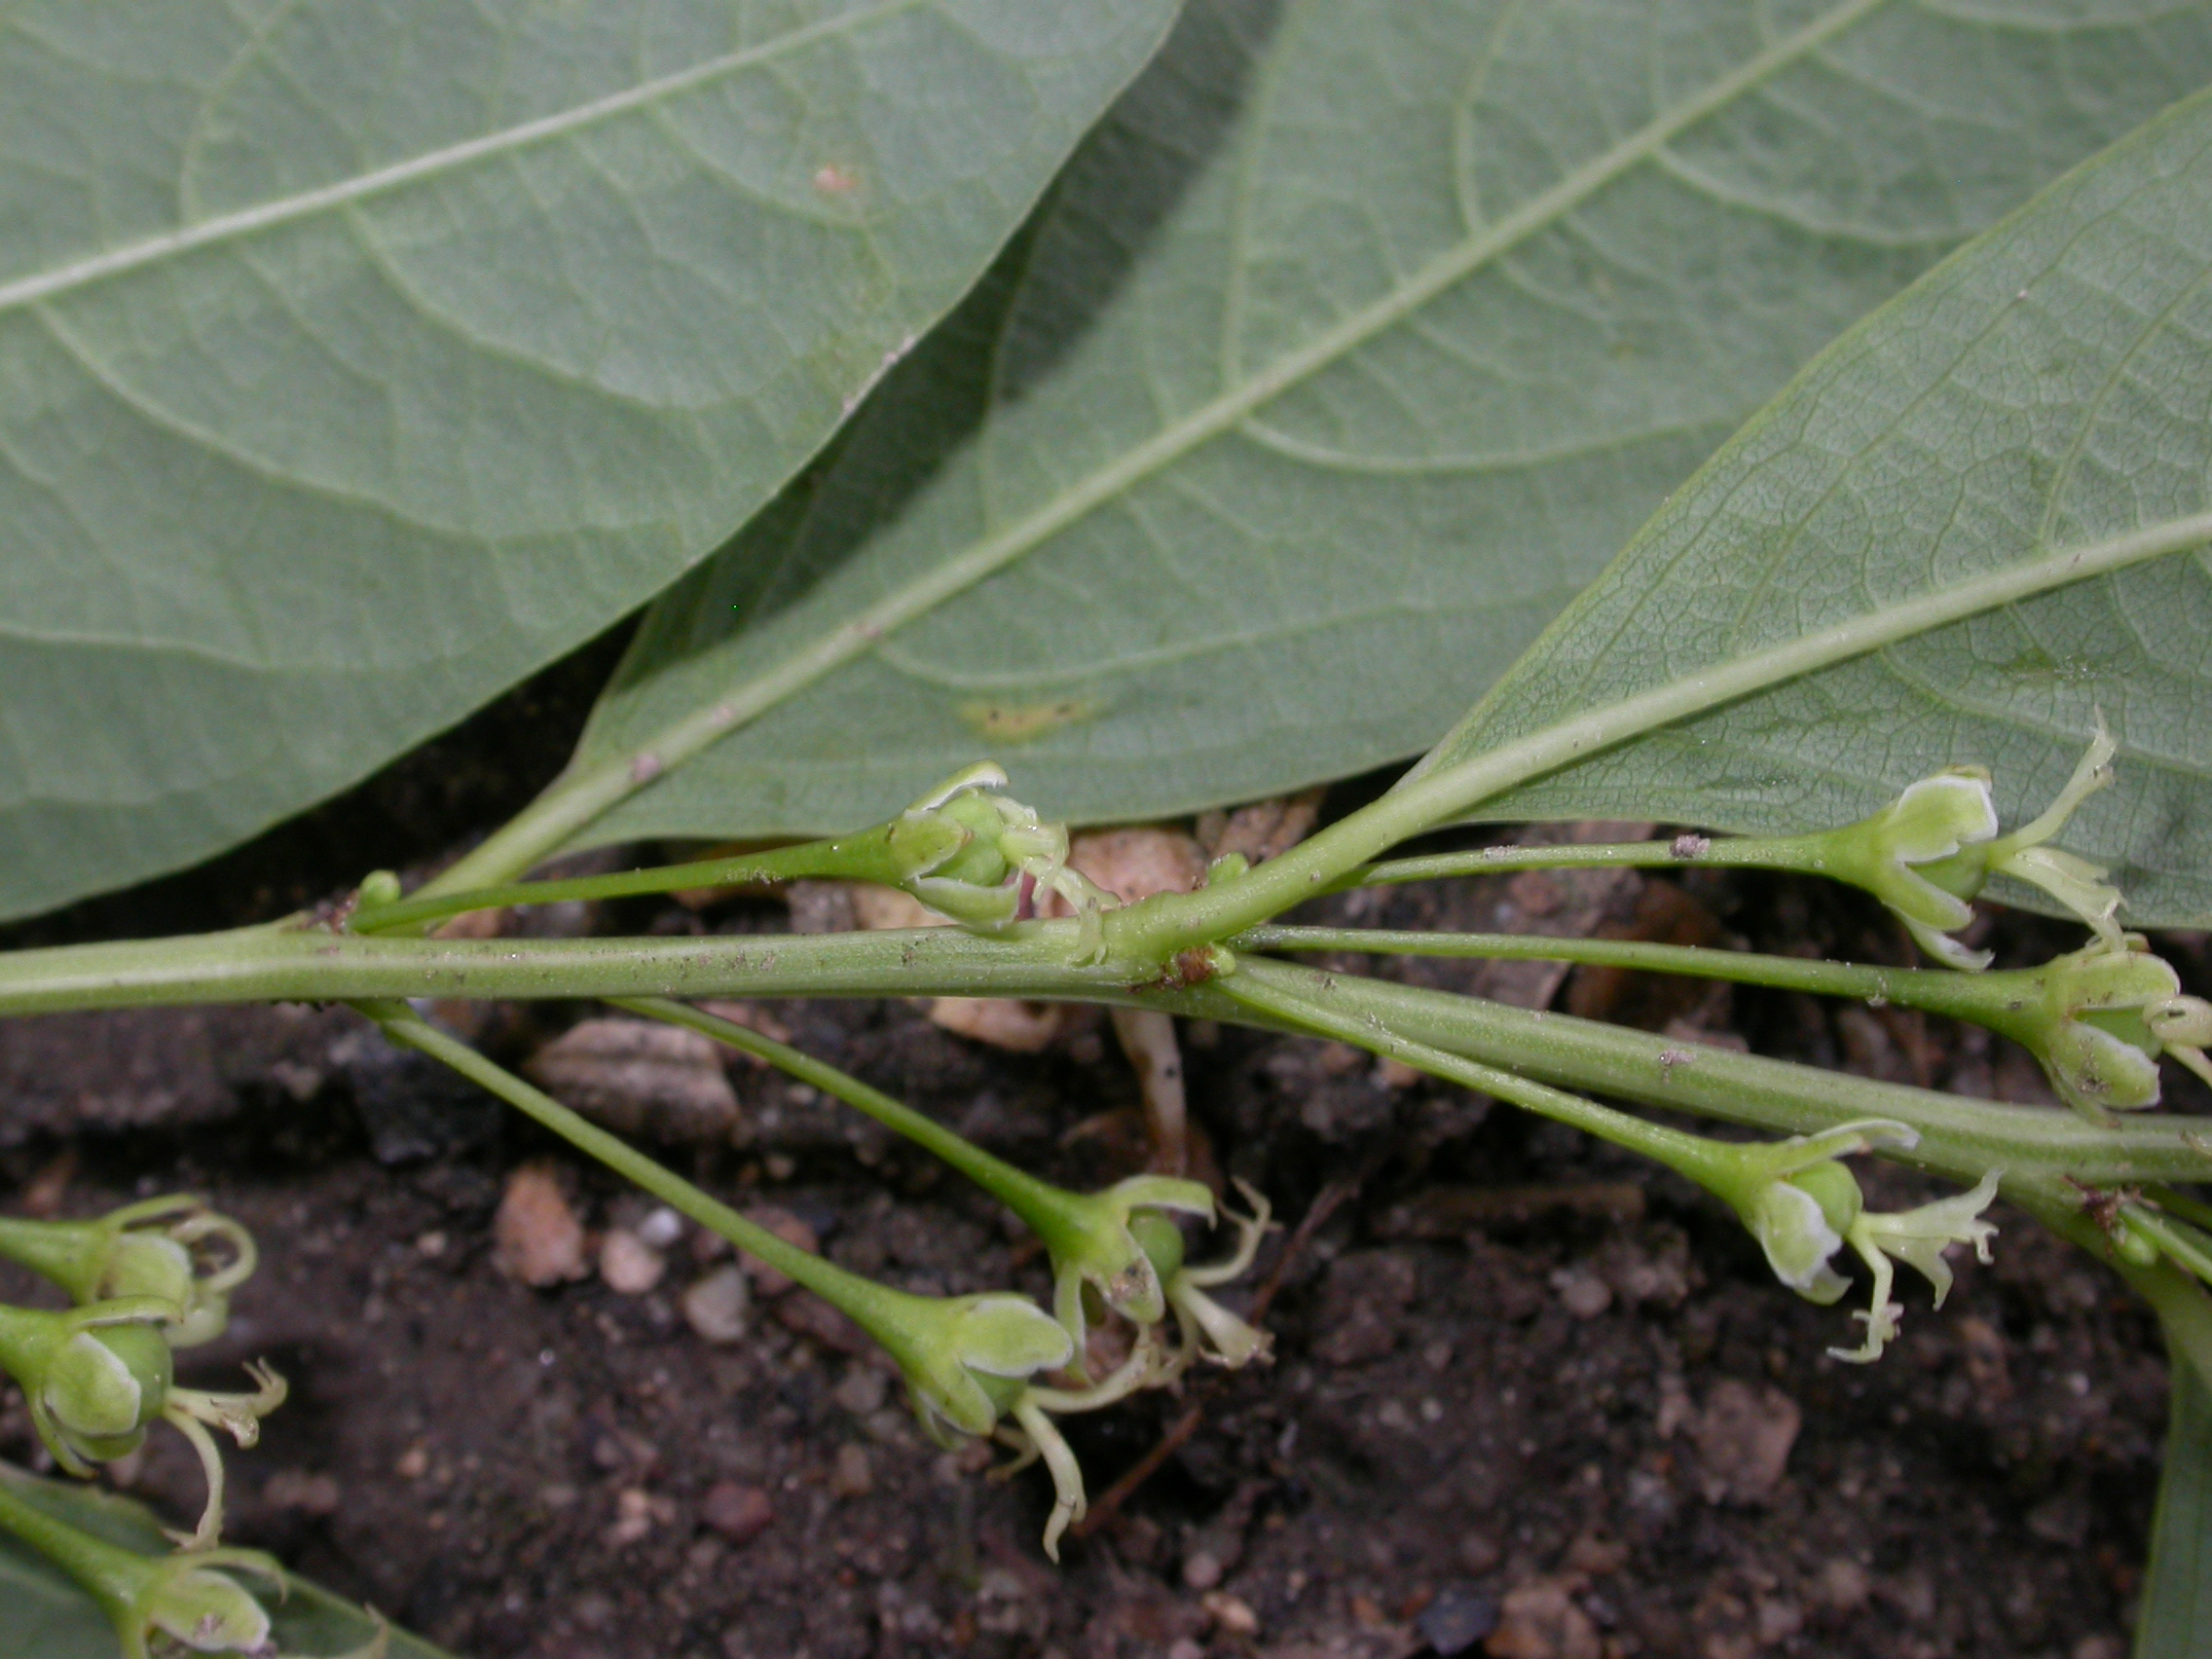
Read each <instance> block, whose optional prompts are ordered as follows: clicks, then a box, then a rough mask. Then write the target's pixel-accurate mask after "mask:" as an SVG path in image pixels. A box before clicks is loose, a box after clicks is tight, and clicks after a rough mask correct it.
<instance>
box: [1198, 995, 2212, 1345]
mask: <svg viewBox="0 0 2212 1659" xmlns="http://www.w3.org/2000/svg"><path fill="white" fill-rule="evenodd" d="M1315 977H1316V978H1319V977H1320V976H1315ZM1266 980H1267V976H1265V975H1261V976H1254V975H1253V974H1251V973H1250V972H1249V971H1248V970H1247V971H1246V972H1241V973H1239V974H1238V975H1236V976H1235V977H1234V978H1232V979H1230V980H1228V981H1225V982H1224V983H1223V984H1221V985H1220V987H1219V988H1218V993H1217V994H1219V995H1220V996H1222V997H1224V998H1233V999H1235V1001H1237V1002H1240V1003H1242V1004H1243V1005H1244V1006H1246V1007H1248V1008H1252V1009H1255V1010H1259V1011H1263V1012H1266V1013H1269V1014H1273V1015H1274V1016H1275V1017H1276V1018H1277V1019H1278V1020H1280V1021H1282V1022H1284V1023H1285V1024H1288V1025H1291V1026H1294V1027H1298V1028H1302V1029H1304V1030H1307V1031H1309V1032H1312V1033H1315V1034H1319V1035H1324V1036H1329V1037H1334V1038H1337V1039H1339V1040H1340V1041H1343V1042H1346V1043H1351V1044H1353V1045H1355V1046H1357V1047H1360V1048H1364V1049H1367V1050H1369V1051H1371V1052H1374V1053H1378V1054H1386V1055H1390V1056H1393V1057H1395V1058H1398V1059H1401V1060H1403V1061H1405V1062H1406V1063H1407V1064H1409V1065H1414V1066H1417V1067H1419V1069H1421V1070H1423V1071H1428V1072H1431V1073H1433V1074H1435V1075H1437V1076H1439V1077H1445V1078H1448V1079H1450V1080H1451V1081H1454V1082H1457V1083H1462V1084H1464V1085H1465V1086H1466V1087H1468V1088H1479V1089H1481V1090H1483V1091H1484V1092H1485V1093H1489V1094H1493V1095H1495V1096H1496V1097H1497V1098H1499V1099H1501V1100H1507V1101H1510V1102H1512V1103H1513V1104H1515V1105H1518V1106H1523V1107H1526V1108H1528V1109H1529V1110H1530V1111H1533V1112H1538V1113H1541V1114H1542V1115H1543V1116H1545V1117H1548V1118H1553V1119H1555V1120H1557V1121H1559V1122H1561V1123H1566V1124H1573V1125H1574V1126H1575V1127H1577V1128H1581V1129H1584V1130H1587V1131H1588V1132H1590V1133H1592V1134H1597V1135H1602V1136H1604V1138H1605V1139H1607V1140H1610V1141H1612V1142H1614V1143H1615V1144H1617V1145H1621V1146H1625V1147H1628V1148H1630V1149H1631V1150H1632V1151H1637V1152H1641V1153H1643V1154H1645V1155H1646V1156H1648V1157H1650V1158H1653V1159H1656V1160H1657V1161H1660V1162H1662V1163H1666V1164H1667V1165H1669V1166H1670V1167H1671V1168H1674V1169H1677V1170H1678V1171H1679V1172H1681V1173H1682V1174H1684V1175H1687V1176H1688V1177H1690V1178H1691V1179H1692V1180H1696V1181H1698V1182H1699V1183H1700V1184H1701V1185H1705V1186H1708V1187H1713V1186H1714V1182H1713V1181H1711V1180H1710V1179H1708V1178H1707V1176H1706V1174H1705V1173H1703V1172H1705V1171H1710V1170H1711V1168H1712V1167H1713V1165H1714V1152H1713V1150H1712V1149H1711V1148H1710V1147H1708V1146H1707V1145H1706V1144H1705V1143H1702V1142H1700V1141H1698V1140H1697V1138H1696V1137H1693V1136H1682V1135H1678V1134H1677V1132H1676V1131H1673V1130H1669V1129H1665V1128H1662V1127H1660V1126H1658V1125H1655V1124H1644V1123H1643V1122H1642V1121H1641V1120H1640V1119H1635V1118H1630V1117H1628V1116H1627V1115H1626V1114H1623V1113H1617V1112H1611V1111H1608V1110H1607V1109H1605V1108H1604V1107H1601V1106H1597V1105H1595V1104H1593V1103H1592V1102H1590V1101H1587V1100H1582V1099H1580V1098H1579V1097H1577V1096H1574V1095H1570V1094H1564V1093H1562V1092H1560V1091H1559V1090H1557V1089H1552V1088H1544V1087H1542V1086H1541V1085H1537V1084H1531V1083H1530V1081H1529V1080H1528V1079H1526V1078H1524V1077H1521V1076H1519V1075H1518V1074H1516V1073H1514V1072H1510V1071H1504V1070H1501V1069H1499V1068H1498V1067H1496V1066H1491V1065H1483V1064H1479V1063H1473V1062H1467V1061H1463V1060H1458V1059H1457V1057H1456V1056H1455V1055H1453V1054H1452V1053H1450V1052H1449V1051H1443V1050H1439V1049H1435V1048H1431V1047H1429V1046H1428V1045H1426V1044H1421V1043H1417V1042H1414V1041H1411V1040H1409V1039H1408V1038H1406V1037H1404V1036H1403V1035H1401V1034H1400V1033H1399V1032H1397V1031H1396V1030H1394V1029H1392V1027H1391V1026H1390V1025H1389V1024H1386V1023H1384V1022H1383V1020H1382V1019H1381V1018H1380V1017H1379V1016H1378V1015H1377V1014H1374V1013H1373V1012H1372V1011H1369V1012H1365V1013H1355V1012H1353V1010H1352V1009H1351V1008H1347V1007H1338V1008H1332V1007H1330V1006H1328V1002H1327V1001H1325V1000H1321V999H1317V998H1315V997H1312V996H1301V995H1299V994H1297V993H1296V992H1294V991H1286V990H1285V989H1284V988H1283V987H1282V986H1281V985H1280V984H1279V983H1268V982H1266ZM1344 988H1345V987H1344V983H1343V981H1341V980H1340V981H1338V982H1337V984H1336V986H1335V987H1333V990H1334V991H1335V992H1336V993H1338V994H1337V995H1336V996H1334V997H1332V998H1330V999H1329V1000H1339V1001H1343V1000H1348V999H1342V997H1341V992H1342V990H1343V989H1344ZM1701 1057H1702V1056H1701ZM1792 1069H1802V1068H1792ZM1807 1076H1808V1077H1810V1078H1820V1079H1822V1080H1823V1081H1824V1082H1826V1083H1829V1084H1842V1085H1845V1086H1847V1087H1846V1088H1844V1089H1841V1090H1828V1091H1825V1092H1829V1093H1831V1094H1838V1093H1840V1094H1841V1095H1843V1096H1844V1098H1843V1099H1841V1100H1834V1099H1831V1100H1829V1101H1824V1102H1823V1103H1822V1104H1823V1106H1824V1107H1825V1110H1823V1111H1822V1112H1821V1113H1820V1114H1819V1121H1807V1119H1808V1118H1810V1117H1811V1115H1810V1114H1807V1115H1803V1116H1801V1117H1800V1118H1799V1121H1798V1122H1797V1123H1795V1124H1777V1123H1774V1122H1772V1117H1773V1114H1772V1113H1771V1112H1765V1111H1761V1112H1756V1113H1729V1112H1725V1111H1722V1112H1716V1113H1714V1116H1718V1117H1735V1118H1737V1119H1738V1121H1743V1122H1753V1123H1758V1124H1760V1126H1762V1127H1769V1128H1791V1129H1793V1130H1794V1131H1795V1132H1798V1133H1811V1132H1815V1131H1817V1130H1818V1129H1823V1128H1833V1127H1836V1126H1838V1124H1842V1123H1848V1122H1850V1121H1851V1120H1852V1119H1854V1118H1879V1117H1895V1118H1898V1119H1899V1121H1901V1122H1904V1123H1907V1124H1912V1123H1913V1119H1912V1117H1911V1116H1910V1115H1909V1114H1908V1113H1906V1112H1901V1111H1894V1110H1890V1108H1892V1107H1895V1106H1897V1105H1899V1103H1900V1102H1899V1097H1900V1096H1904V1095H1912V1094H1922V1093H1925V1092H1926V1091H1925V1090H1919V1089H1912V1090H1906V1089H1898V1088H1893V1087H1891V1086H1886V1085H1878V1084H1872V1085H1863V1086H1862V1088H1849V1087H1848V1086H1850V1085H1854V1084H1859V1083H1861V1080H1858V1079H1849V1078H1837V1077H1834V1076H1833V1075H1832V1074H1826V1073H1811V1072H1809V1073H1807ZM1667 1103H1669V1104H1680V1103H1681V1102H1678V1101H1670V1102H1667ZM1807 1103H1808V1104H1810V1103H1811V1102H1807ZM1839 1108H1840V1109H1839ZM2002 1110H2005V1111H2009V1112H2014V1113H2021V1112H2025V1111H2026V1110H2027V1109H2025V1108H2018V1107H2012V1108H2003V1109H2002ZM2038 1115H2040V1116H2046V1117H2059V1116H2064V1117H2067V1118H2069V1119H2071V1118H2072V1114H2058V1113H2044V1114H2038ZM2075 1122H2077V1123H2078V1122H2079V1120H2075ZM1913 1126H1915V1127H1919V1126H1920V1125H1919V1124H1914V1125H1913ZM2084 1126H2085V1125H2084ZM1939 1134H1940V1131H1937V1133H1936V1135H1929V1134H1927V1131H1925V1130H1924V1136H1926V1138H1924V1139H1923V1140H1922V1142H1921V1144H1920V1146H1919V1147H1918V1148H1915V1149H1913V1151H1911V1152H1909V1153H1904V1154H1901V1155H1900V1154H1899V1153H1894V1152H1888V1151H1885V1152H1884V1153H1883V1156H1885V1157H1893V1158H1899V1160H1900V1161H1906V1162H1912V1163H1917V1164H1920V1165H1922V1166H1923V1167H1927V1168H1931V1169H1934V1170H1936V1172H1938V1173H1941V1174H1945V1175H1949V1176H1951V1177H1953V1178H1954V1179H1957V1180H1960V1181H1964V1182H1968V1183H1972V1182H1973V1181H1976V1180H1979V1179H1980V1178H1981V1177H1982V1176H1983V1175H1984V1174H1986V1173H1987V1172H1988V1171H1989V1170H1991V1169H1997V1170H2000V1171H2002V1172H2003V1175H2004V1178H2003V1180H2002V1182H2001V1187H2002V1190H2003V1192H2004V1194H2005V1196H2006V1198H2009V1199H2010V1200H2011V1201H2012V1202H2014V1203H2015V1204H2018V1205H2019V1206H2020V1207H2021V1208H2022V1209H2024V1210H2026V1211H2027V1212H2028V1213H2029V1214H2030V1215H2033V1216H2034V1217H2035V1218H2036V1219H2037V1220H2039V1221H2041V1222H2043V1223H2044V1224H2045V1225H2046V1226H2047V1227H2049V1228H2050V1229H2051V1230H2052V1231H2053V1232H2055V1233H2057V1234H2059V1235H2060V1236H2062V1237H2065V1238H2067V1239H2069V1240H2071V1241H2072V1242H2074V1243H2076V1244H2078V1245H2080V1246H2082V1247H2083V1249H2085V1250H2087V1251H2088V1252H2089V1253H2090V1254H2092V1255H2095V1256H2098V1257H2100V1258H2101V1259H2103V1260H2104V1261H2106V1262H2107V1263H2108V1264H2109V1265H2111V1266H2112V1267H2114V1268H2115V1269H2117V1270H2118V1271H2119V1272H2120V1274H2121V1275H2122V1276H2123V1277H2125V1278H2126V1279H2127V1281H2128V1283H2129V1284H2130V1285H2132V1286H2133V1287H2134V1288H2135V1289H2136V1290H2137V1291H2138V1292H2139V1293H2140V1294H2141V1295H2143V1296H2144V1298H2145V1299H2146V1300H2148V1301H2149V1302H2150V1303H2151V1304H2152V1306H2153V1307H2154V1308H2155V1309H2157V1313H2158V1316H2159V1320H2160V1322H2161V1323H2162V1324H2163V1325H2164V1326H2165V1328H2166V1333H2167V1336H2168V1339H2169V1340H2170V1341H2171V1342H2172V1343H2173V1345H2174V1348H2175V1352H2176V1353H2177V1354H2183V1355H2186V1356H2187V1357H2188V1359H2189V1360H2190V1362H2191V1363H2193V1364H2194V1365H2195V1366H2196V1368H2197V1370H2198V1371H2199V1372H2200V1373H2201V1374H2202V1375H2203V1376H2204V1377H2205V1379H2206V1380H2207V1382H2208V1383H2212V1299H2208V1298H2207V1297H2206V1295H2205V1293H2204V1286H2203V1285H2201V1284H2199V1283H2198V1282H2197V1281H2196V1280H2195V1279H2194V1278H2193V1277H2192V1276H2191V1275H2190V1274H2189V1273H2187V1272H2183V1271H2182V1270H2181V1269H2180V1268H2178V1267H2177V1266H2176V1265H2175V1264H2174V1263H2173V1262H2172V1261H2159V1262H2157V1263H2155V1264H2154V1265H2152V1266H2151V1267H2148V1268H2141V1267H2136V1266H2134V1265H2133V1264H2131V1263H2128V1262H2125V1261H2122V1260H2120V1259H2119V1258H2117V1257H2116V1256H2115V1255H2114V1254H2113V1251H2112V1249H2111V1247H2110V1244H2109V1242H2108V1241H2107V1240H2106V1239H2105V1238H2104V1236H2103V1235H2102V1234H2101V1233H2099V1232H2098V1230H2097V1228H2096V1227H2095V1225H2094V1224H2093V1223H2092V1222H2090V1221H2089V1220H2088V1219H2087V1218H2086V1216H2085V1215H2084V1214H2083V1198H2082V1195H2081V1194H2080V1192H2078V1191H2077V1190H2075V1189H2074V1188H2073V1187H2071V1186H2070V1185H2069V1184H2068V1183H2067V1182H2066V1181H2065V1180H2064V1179H2062V1178H2060V1177H2059V1176H2057V1175H2054V1174H2051V1173H2049V1172H2047V1171H2033V1170H2023V1169H2022V1168H2021V1167H2020V1165H2019V1164H2017V1163H2009V1162H2007V1161H2005V1160H2004V1158H2003V1157H2002V1156H1999V1157H1995V1158H1990V1159H1987V1160H1983V1159H1978V1158H1976V1157H1975V1156H1974V1155H1973V1154H1972V1152H1971V1151H1966V1150H1964V1149H1961V1148H1958V1147H1953V1146H1945V1145H1942V1144H1940V1143H1939V1141H1938V1136H1939ZM1932 1141H1935V1142H1937V1144H1931V1143H1932ZM1684 1142H1687V1143H1690V1144H1689V1145H1688V1147H1686V1148H1685V1147H1684V1145H1683V1144H1682V1143H1684ZM1991 1150H1995V1151H1999V1152H2000V1153H2001V1151H2002V1149H1991ZM2155 1219H2156V1218H2154V1221H2155Z"/></svg>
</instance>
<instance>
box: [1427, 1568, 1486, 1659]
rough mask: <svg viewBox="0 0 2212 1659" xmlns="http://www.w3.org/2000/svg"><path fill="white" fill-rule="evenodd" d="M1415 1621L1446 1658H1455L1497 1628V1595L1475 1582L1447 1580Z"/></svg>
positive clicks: (1431, 1643) (1431, 1644)
mask: <svg viewBox="0 0 2212 1659" xmlns="http://www.w3.org/2000/svg"><path fill="white" fill-rule="evenodd" d="M1414 1624H1415V1627H1416V1628H1417V1629H1419V1632H1420V1634H1421V1635H1422V1636H1423V1637H1424V1638H1426V1639H1427V1641H1428V1644H1429V1646H1431V1647H1433V1648H1435V1649H1436V1651H1437V1652H1438V1653H1439V1654H1441V1655H1443V1659H1452V1656H1453V1655H1454V1654H1456V1653H1464V1652H1466V1650H1467V1649H1468V1648H1470V1647H1472V1646H1474V1644H1475V1643H1476V1642H1478V1641H1482V1640H1483V1638H1484V1637H1486V1636H1488V1635H1490V1633H1491V1632H1492V1631H1493V1630H1495V1629H1497V1598H1496V1597H1495V1596H1493V1595H1491V1594H1490V1592H1488V1591H1487V1590H1477V1589H1476V1588H1475V1587H1474V1586H1473V1585H1471V1584H1447V1585H1446V1586H1445V1587H1444V1588H1443V1589H1441V1590H1439V1591H1438V1592H1437V1593H1436V1600H1435V1601H1433V1602H1431V1603H1429V1604H1428V1605H1427V1606H1425V1607H1423V1608H1422V1609H1421V1613H1420V1617H1419V1618H1418V1619H1416V1620H1415V1621H1414Z"/></svg>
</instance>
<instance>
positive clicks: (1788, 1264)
mask: <svg viewBox="0 0 2212 1659" xmlns="http://www.w3.org/2000/svg"><path fill="white" fill-rule="evenodd" d="M1861 1207H1862V1199H1861V1197H1860V1193H1859V1181H1858V1178H1857V1177H1856V1176H1854V1175H1853V1174H1852V1173H1851V1171H1850V1170H1848V1169H1846V1168H1845V1167H1844V1166H1843V1165H1842V1164H1840V1163H1834V1162H1829V1163H1816V1164H1814V1165H1813V1166H1812V1167H1811V1168H1810V1169H1801V1170H1799V1171H1798V1172H1797V1173H1795V1174H1793V1175H1788V1176H1785V1177H1783V1178H1782V1179H1780V1180H1773V1181H1766V1182H1762V1183H1761V1184H1760V1185H1759V1187H1758V1188H1757V1189H1756V1190H1755V1191H1754V1192H1753V1193H1752V1195H1751V1198H1750V1201H1749V1202H1748V1203H1747V1204H1746V1205H1745V1206H1744V1207H1743V1209H1742V1211H1741V1212H1740V1213H1741V1214H1742V1215H1743V1218H1744V1223H1745V1225H1746V1226H1747V1227H1749V1228H1750V1229H1751V1236H1752V1237H1753V1238H1755V1239H1757V1240H1758V1243H1759V1248H1760V1249H1762V1250H1764V1251H1765V1252H1766V1260H1767V1266H1768V1267H1770V1268H1772V1269H1773V1270H1774V1276H1775V1277H1777V1278H1779V1279H1780V1280H1781V1281H1782V1282H1783V1283H1784V1284H1786V1285H1788V1287H1789V1288H1790V1289H1791V1290H1793V1291H1795V1292H1796V1293H1797V1294H1798V1295H1799V1296H1802V1297H1803V1298H1805V1300H1806V1301H1808V1302H1818V1303H1820V1304H1822V1305H1823V1306H1825V1305H1827V1304H1829V1303H1832V1302H1836V1301H1838V1300H1840V1299H1841V1298H1842V1296H1843V1293H1844V1292H1845V1291H1846V1290H1848V1289H1850V1288H1851V1287H1850V1284H1849V1282H1848V1281H1846V1280H1845V1278H1844V1276H1843V1275H1842V1274H1841V1273H1839V1272H1836V1271H1835V1269H1834V1268H1832V1267H1830V1266H1829V1265H1828V1264H1829V1260H1830V1258H1831V1257H1833V1256H1834V1255H1835V1253H1836V1252H1837V1251H1838V1250H1841V1249H1842V1248H1843V1242H1844V1234H1845V1232H1846V1231H1847V1230H1848V1229H1849V1228H1850V1226H1851V1224H1852V1222H1853V1221H1855V1220H1857V1219H1858V1216H1859V1211H1860V1209H1861Z"/></svg>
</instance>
